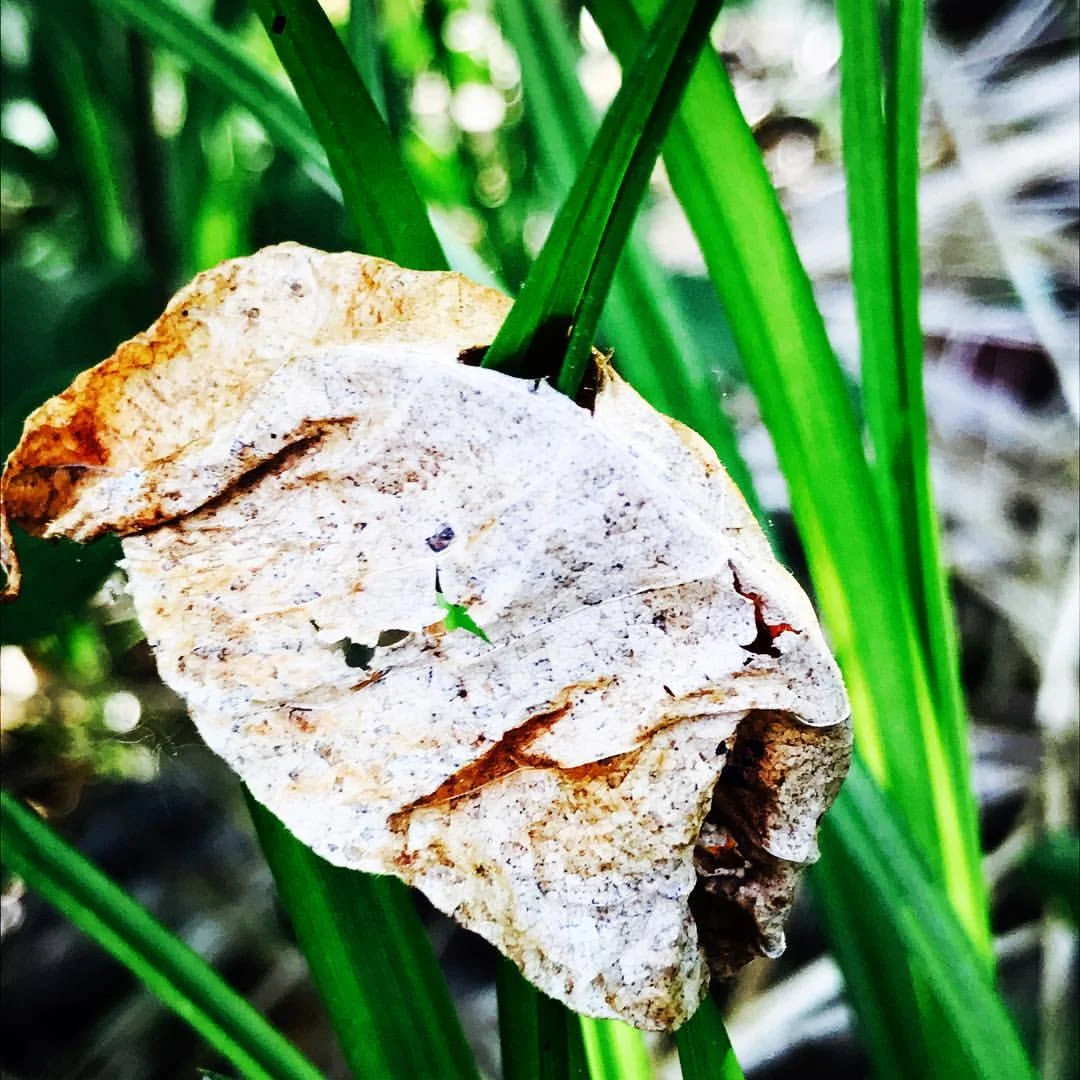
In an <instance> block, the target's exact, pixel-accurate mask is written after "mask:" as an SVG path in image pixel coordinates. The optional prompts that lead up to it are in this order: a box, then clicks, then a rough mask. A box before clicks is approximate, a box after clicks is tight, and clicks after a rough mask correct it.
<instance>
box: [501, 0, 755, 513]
mask: <svg viewBox="0 0 1080 1080" xmlns="http://www.w3.org/2000/svg"><path fill="white" fill-rule="evenodd" d="M497 10H498V13H499V16H500V19H501V22H502V24H503V29H504V31H505V32H506V34H507V37H508V38H509V39H510V42H511V44H512V45H513V46H514V49H515V51H516V52H517V54H518V60H519V62H520V63H521V71H522V85H523V86H524V88H525V90H524V93H525V115H526V119H527V120H528V122H529V124H530V127H531V129H532V130H533V132H534V133H535V138H536V142H537V145H538V148H539V150H540V165H541V168H542V170H543V171H544V172H545V173H547V174H549V176H550V178H551V183H552V186H553V188H554V189H555V191H556V192H558V193H559V194H561V195H565V193H566V192H568V191H569V190H570V188H571V186H572V185H573V182H574V178H575V177H576V176H577V172H578V169H579V167H580V165H581V162H582V161H583V160H584V159H585V155H586V154H587V152H588V148H589V145H590V143H591V141H592V138H593V136H594V134H595V131H596V127H597V123H596V121H595V119H594V118H593V112H592V107H591V106H590V104H589V102H588V100H587V99H586V97H585V93H584V91H583V90H582V88H581V84H580V83H579V81H578V78H577V71H576V67H575V59H576V51H575V49H574V46H573V43H572V42H571V39H570V34H569V31H568V28H567V25H566V18H565V15H564V13H563V12H562V11H561V10H560V9H559V8H558V6H557V5H554V4H534V3H531V2H529V0H501V2H500V3H499V4H498V6H497ZM600 329H601V332H602V333H603V334H604V335H605V337H606V339H607V340H608V341H610V342H611V343H612V344H613V346H614V350H615V354H614V363H615V366H616V367H617V368H618V369H619V371H620V372H621V373H622V374H623V375H624V376H625V377H626V378H627V379H628V380H629V381H630V382H631V383H632V384H633V386H634V387H635V389H637V390H638V392H639V393H641V394H642V395H643V396H644V397H645V398H646V400H648V401H649V402H650V404H652V405H653V406H654V407H655V408H657V409H659V410H660V411H661V412H664V413H667V414H668V415H669V416H673V417H674V418H675V419H677V420H681V421H682V422H683V423H685V424H688V425H689V426H690V427H692V428H694V430H695V431H697V433H698V434H699V435H701V436H702V437H703V438H704V439H706V440H707V441H708V442H709V444H710V445H711V446H712V448H713V449H714V450H715V451H716V453H717V456H718V457H719V458H720V460H721V461H722V462H723V463H724V467H725V468H726V469H727V471H728V473H729V475H730V476H731V477H732V479H733V480H734V481H735V482H736V483H737V484H738V485H739V487H740V489H741V490H742V492H743V495H744V496H745V497H746V498H747V499H748V500H749V501H750V502H751V507H752V509H754V511H755V513H756V514H757V516H758V517H759V519H760V518H761V517H762V515H761V514H760V512H759V511H760V507H759V506H758V504H757V503H756V495H755V494H754V491H753V485H752V484H751V483H750V474H749V470H748V469H747V467H746V463H745V462H744V461H743V459H742V455H741V454H740V453H739V449H738V445H737V443H736V439H735V432H734V429H733V427H732V424H731V421H730V420H729V419H728V417H727V415H726V414H725V412H724V410H723V408H722V407H721V404H720V396H719V393H718V390H717V386H716V382H715V379H714V378H713V375H712V371H711V368H712V367H713V366H715V361H716V359H717V358H716V356H715V354H714V355H711V356H710V355H706V353H705V350H703V349H702V348H701V347H700V345H699V344H698V343H697V342H695V335H694V332H693V329H692V327H691V326H690V323H689V320H688V319H687V317H686V314H685V312H684V311H683V309H682V306H681V304H680V303H679V300H678V297H676V295H675V293H674V290H673V288H672V286H671V283H670V281H669V280H668V278H667V277H666V275H665V274H664V273H663V271H662V270H661V269H660V267H659V266H658V265H657V262H656V258H655V256H654V255H653V254H652V253H650V251H649V250H648V247H647V245H646V244H645V242H644V238H643V237H641V236H638V235H635V230H631V233H630V236H629V238H628V240H627V243H626V246H625V248H624V250H623V253H622V256H621V258H620V260H619V264H618V267H617V268H616V271H615V277H614V280H613V281H612V283H611V290H610V293H609V296H608V301H607V305H606V307H605V308H604V311H603V313H602V314H601V317H600Z"/></svg>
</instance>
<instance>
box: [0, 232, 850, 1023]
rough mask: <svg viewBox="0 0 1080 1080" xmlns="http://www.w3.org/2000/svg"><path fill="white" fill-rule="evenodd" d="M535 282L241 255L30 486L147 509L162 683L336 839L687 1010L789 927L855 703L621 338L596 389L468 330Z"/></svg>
mask: <svg viewBox="0 0 1080 1080" xmlns="http://www.w3.org/2000/svg"><path fill="white" fill-rule="evenodd" d="M508 306H509V302H508V301H507V300H506V299H505V298H504V297H502V296H500V295H499V294H497V293H494V292H492V291H491V290H489V289H485V288H482V287H480V286H478V285H475V284H473V283H471V282H469V281H467V280H465V279H463V278H461V277H459V276H458V275H453V274H439V273H415V272H411V271H407V270H402V269H400V268H398V267H396V266H394V265H392V264H390V263H386V262H383V261H381V260H377V259H371V258H365V257H363V256H356V255H347V254H343V255H326V254H323V253H321V252H315V251H312V250H310V249H307V248H303V247H300V246H298V245H294V244H289V245H282V246H280V247H276V248H269V249H266V250H264V251H262V252H259V253H258V254H257V255H255V256H252V257H251V258H248V259H239V260H234V261H232V262H230V263H225V264H223V265H222V266H220V267H218V268H217V269H216V270H213V271H210V272H208V273H206V274H203V275H200V277H198V278H197V279H196V280H195V282H194V283H193V284H192V285H191V286H189V287H188V288H187V289H185V290H183V291H182V292H181V293H180V294H179V295H178V296H177V297H176V298H175V299H174V300H173V302H172V303H171V304H170V306H169V308H168V310H167V311H166V312H165V314H164V315H163V316H162V318H161V319H160V320H159V321H158V322H157V323H156V324H155V325H154V326H153V327H152V328H151V329H150V330H149V331H148V332H147V333H146V334H144V335H141V336H140V337H138V338H136V339H135V340H134V341H132V342H128V343H127V344H125V345H123V346H121V347H120V349H119V350H118V351H117V353H116V354H115V355H114V356H113V357H112V358H110V359H109V360H107V361H105V363H104V364H101V365H99V366H98V367H97V368H94V369H93V370H92V371H89V372H86V373H84V374H83V375H81V376H80V377H79V378H78V379H77V380H76V381H75V383H74V384H73V386H72V387H71V388H70V389H69V390H68V391H66V392H65V393H64V394H62V395H61V396H60V397H58V398H54V399H53V400H52V401H50V402H48V403H47V404H46V405H44V406H43V407H42V408H41V409H39V410H38V412H36V413H35V414H34V415H33V416H31V418H30V419H29V421H28V422H27V427H26V431H25V433H24V435H23V440H22V442H21V443H20V445H19V447H18V448H17V449H16V451H15V452H14V453H13V454H12V456H11V458H10V459H9V461H8V464H7V468H6V471H5V473H4V477H3V482H2V484H3V487H2V492H3V499H4V504H3V512H4V515H5V518H6V517H10V518H11V520H13V521H15V522H17V523H18V524H20V525H21V526H23V527H24V528H27V529H29V530H30V531H32V532H36V533H39V534H41V535H46V536H55V535H64V536H71V537H75V538H77V539H89V538H90V537H93V536H96V535H98V534H99V533H101V532H104V531H114V532H118V533H120V534H121V536H123V538H124V539H123V546H124V554H125V565H126V568H127V572H128V575H129V579H130V588H131V591H132V594H133V596H134V599H135V604H136V608H137V610H138V613H139V617H140V619H141V620H142V623H143V626H144V627H145V629H146V633H147V636H148V638H149V640H150V642H151V644H152V645H153V647H154V650H155V653H156V655H157V659H158V664H159V667H160V670H161V674H162V677H163V678H164V679H165V681H166V682H168V683H169V684H170V685H171V686H172V687H174V688H175V689H176V690H177V691H179V692H180V693H181V694H183V695H184V697H185V698H186V699H187V701H188V703H189V706H190V708H191V712H192V716H193V717H194V720H195V722H196V724H197V725H198V727H199V730H200V731H201V732H202V734H203V737H204V738H205V739H206V741H207V743H208V744H209V745H210V746H211V747H212V748H213V749H214V750H216V751H217V752H218V753H219V754H221V755H222V757H224V758H225V759H226V760H227V761H228V762H229V763H230V764H231V765H232V767H233V768H234V769H235V770H236V771H237V772H238V773H239V774H240V775H241V776H242V777H243V779H244V780H245V782H246V783H247V784H248V785H249V787H250V788H251V790H252V792H253V793H254V795H255V796H256V797H257V798H259V799H260V800H262V801H263V802H264V803H265V804H266V805H267V806H268V807H269V808H270V809H271V810H272V811H273V812H274V813H275V814H277V815H279V816H280V818H281V819H282V821H283V822H285V824H286V825H287V826H288V827H289V828H290V829H291V830H292V831H293V832H294V833H295V834H296V835H297V836H298V837H299V838H300V839H301V840H303V841H304V842H305V843H307V844H309V845H310V846H311V847H312V848H314V849H315V850H316V851H317V852H318V853H319V854H320V855H322V856H324V857H325V858H327V859H329V860H331V861H332V862H335V863H338V864H341V865H344V866H350V867H355V868H357V869H360V870H365V871H370V872H375V873H391V874H397V875H398V876H400V877H401V878H403V879H404V880H405V881H407V882H409V883H410V884H412V885H415V886H417V887H418V888H420V889H421V890H423V892H424V893H425V894H426V895H427V896H428V897H429V898H430V899H431V900H432V902H433V903H435V904H436V905H437V906H438V907H440V908H441V909H442V910H444V911H447V912H449V913H451V914H452V915H454V917H455V918H457V919H458V920H459V921H460V922H462V923H463V924H464V925H465V926H467V927H469V928H470V929H473V930H475V931H477V932H478V933H480V934H482V935H483V936H484V937H486V938H487V939H488V940H490V941H492V942H493V943H494V944H495V945H497V946H498V947H499V948H500V949H501V950H502V951H503V952H504V953H506V954H507V955H508V956H510V957H511V958H512V959H513V960H515V961H516V962H517V963H518V964H519V965H520V967H521V968H522V970H523V971H524V973H525V975H526V976H527V977H528V978H529V979H531V980H532V981H533V982H534V983H536V984H537V985H538V986H539V987H540V988H541V989H543V990H544V991H545V992H547V993H548V994H550V995H552V996H554V997H557V998H559V999H561V1000H563V1001H565V1002H566V1003H568V1004H569V1005H570V1006H572V1007H573V1008H574V1009H577V1010H578V1011H580V1012H583V1013H586V1014H588V1015H592V1016H615V1017H620V1018H622V1019H624V1020H628V1021H630V1022H631V1023H634V1024H637V1025H638V1026H640V1027H645V1028H668V1027H673V1026H677V1025H678V1024H680V1023H681V1022H683V1021H684V1020H685V1019H686V1018H687V1017H688V1016H690V1015H691V1014H692V1013H693V1011H694V1009H695V1007H696V1006H697V1004H698V1002H699V1001H700V1000H701V998H702V996H703V994H704V993H705V991H706V989H707V986H708V982H709V976H710V969H711V972H712V974H715V975H726V974H730V973H731V972H733V971H735V970H737V969H738V968H739V967H740V966H741V965H742V964H744V963H746V962H747V961H748V960H749V959H751V958H752V957H753V956H756V955H761V954H764V955H775V954H776V953H777V952H779V951H780V950H781V949H782V948H783V930H782V922H783V918H784V916H785V914H786V912H787V909H788V907H789V905H790V901H791V890H792V888H793V885H794V882H795V879H796V877H797V873H798V871H799V869H800V868H801V867H802V866H803V865H804V864H805V863H807V862H809V861H811V860H812V859H814V858H815V857H816V851H817V849H816V841H815V835H816V830H817V824H818V820H819V818H820V816H821V814H822V813H823V812H824V810H825V809H826V808H827V807H828V805H829V803H830V802H831V801H832V799H833V797H834V796H835V794H836V791H837V788H838V786H839V783H840V780H841V778H842V776H843V774H844V771H845V770H846V767H847V759H848V753H849V746H850V731H849V725H848V706H847V701H846V697H845V694H844V690H843V686H842V683H841V681H840V677H839V674H838V672H837V670H836V666H835V664H834V663H833V661H832V658H831V657H830V655H829V653H828V650H827V648H826V646H825V644H824V642H823V640H822V637H821V633H820V630H819V628H818V626H817V623H816V620H815V618H814V614H813V612H812V610H811V608H810V605H809V603H808V601H807V599H806V597H805V596H804V595H803V593H802V592H801V591H800V589H799V587H798V586H797V585H796V583H795V582H794V580H793V579H792V578H791V577H790V576H789V575H788V574H787V573H786V571H784V570H783V568H781V567H780V566H779V565H778V564H777V563H776V562H775V560H774V559H773V557H772V555H771V553H770V551H769V548H768V545H767V544H766V542H765V540H764V538H763V537H762V534H761V532H760V530H759V529H758V527H757V525H756V524H755V522H754V521H753V519H752V517H751V515H750V514H749V512H748V511H747V509H746V506H745V504H744V503H743V501H742V499H741V497H740V496H739V494H738V492H737V490H736V489H735V487H734V486H733V485H732V483H731V482H730V481H729V480H728V478H727V476H726V475H725V473H724V472H723V470H722V469H721V468H720V466H719V465H718V463H717V461H716V458H715V456H714V455H713V453H712V451H711V450H710V449H709V448H708V446H707V445H706V444H705V443H704V442H703V441H702V440H701V439H699V438H698V437H697V436H696V435H695V434H693V433H692V432H690V431H689V430H688V429H686V428H684V427H682V426H681V425H679V424H677V423H674V422H672V421H669V420H667V419H666V418H664V417H662V416H661V415H660V414H658V413H657V412H655V411H654V410H653V409H651V408H650V407H649V406H648V405H646V404H645V403H644V402H643V401H642V400H641V398H639V397H638V395H637V394H636V393H635V392H634V391H633V390H631V389H630V388H629V387H628V386H627V385H626V384H625V383H624V382H622V381H621V380H620V379H619V378H618V376H617V375H615V374H614V372H613V371H611V369H610V368H608V367H607V366H606V365H604V364H603V363H602V362H600V363H599V368H598V371H597V393H596V397H595V401H594V402H593V403H592V409H591V411H590V410H589V409H586V408H581V407H579V406H578V405H576V404H575V403H574V402H572V401H570V400H569V399H567V398H565V397H563V396H561V395H559V394H557V393H556V392H555V391H554V390H553V389H552V388H551V387H550V386H548V385H547V384H546V383H543V382H541V383H533V382H530V381H523V380H517V379H512V378H510V377H508V376H504V375H501V374H498V373H495V372H492V371H488V370H484V369H480V368H477V367H474V366H469V365H467V364H465V363H461V362H459V357H461V355H462V354H463V353H466V354H472V355H475V350H476V347H478V346H483V345H485V344H487V343H488V342H489V341H490V340H491V339H492V337H493V336H494V334H495V332H496V330H497V329H498V326H499V324H500V322H501V320H502V318H503V317H504V315H505V313H506V311H507V308H508ZM5 528H6V521H5ZM4 559H5V567H6V568H7V569H8V572H9V581H10V582H12V583H14V582H16V581H17V571H16V570H15V561H14V552H13V551H12V549H11V547H10V544H9V545H8V546H7V547H6V549H5V554H4Z"/></svg>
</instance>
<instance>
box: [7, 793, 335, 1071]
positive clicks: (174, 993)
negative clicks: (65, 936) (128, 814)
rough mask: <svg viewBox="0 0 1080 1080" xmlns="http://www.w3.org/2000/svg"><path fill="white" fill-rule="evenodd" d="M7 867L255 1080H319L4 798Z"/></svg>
mask: <svg viewBox="0 0 1080 1080" xmlns="http://www.w3.org/2000/svg"><path fill="white" fill-rule="evenodd" d="M0 834H2V845H0V855H2V858H3V863H4V865H5V866H6V867H7V868H8V869H9V870H10V871H11V872H12V873H15V874H18V875H19V876H20V877H21V878H23V879H24V880H25V881H26V883H27V885H28V886H29V887H30V888H31V889H32V890H33V891H34V892H36V893H37V894H38V895H40V896H41V897H42V898H43V899H44V900H46V901H48V903H50V904H52V905H53V906H54V907H55V908H56V909H57V910H58V911H60V912H61V913H62V914H63V915H64V916H66V917H67V918H69V919H70V920H71V921H72V922H73V923H74V924H75V925H76V926H77V927H78V928H79V929H80V930H82V931H83V933H85V934H86V935H87V936H88V937H90V938H91V939H92V940H93V941H95V942H96V943H97V944H98V945H100V946H101V947H102V948H103V949H105V950H106V951H107V952H109V953H111V954H112V955H113V956H114V957H115V958H116V959H117V960H119V961H120V962H121V963H122V964H124V965H125V966H126V967H127V968H128V969H129V970H130V971H132V972H133V973H134V974H135V975H136V976H137V977H138V978H139V979H141V980H142V981H143V982H144V983H145V984H146V985H147V987H148V988H149V989H150V990H152V991H153V992H154V993H155V994H156V995H157V996H158V997H159V998H160V999H161V1000H162V1002H164V1004H165V1005H167V1006H168V1007H169V1008H170V1009H172V1010H173V1011H174V1012H176V1013H177V1014H178V1015H179V1016H180V1017H182V1018H183V1019H184V1020H185V1021H187V1022H188V1023H189V1024H190V1025H191V1026H192V1027H193V1028H194V1029H195V1030H196V1031H198V1032H199V1034H200V1035H202V1037H203V1038H204V1039H206V1041H207V1042H208V1043H209V1044H210V1045H211V1046H212V1047H214V1049H215V1050H217V1051H218V1052H219V1053H220V1054H222V1055H223V1056H224V1057H226V1058H227V1059H228V1060H229V1061H230V1062H231V1063H232V1064H233V1066H234V1067H235V1068H237V1069H238V1070H240V1072H241V1073H242V1074H243V1075H244V1076H245V1077H249V1078H252V1080H320V1078H321V1076H322V1074H321V1073H320V1072H319V1070H318V1069H316V1068H315V1066H314V1065H312V1064H311V1062H309V1061H308V1060H307V1059H306V1058H305V1057H304V1056H303V1055H302V1054H301V1053H300V1052H299V1051H298V1050H297V1049H296V1048H295V1047H294V1046H293V1045H292V1044H291V1043H290V1042H288V1040H287V1039H285V1038H284V1037H283V1036H281V1035H280V1034H278V1032H277V1031H275V1030H274V1029H273V1028H272V1027H271V1026H270V1025H269V1024H268V1023H267V1022H266V1021H265V1020H264V1019H263V1017H262V1016H260V1015H259V1013H258V1012H256V1011H255V1009H253V1008H252V1007H251V1006H250V1005H249V1004H248V1003H247V1002H246V1001H245V1000H244V999H243V998H242V997H241V996H240V995H239V994H237V993H236V992H235V991H234V990H232V989H231V988H230V987H229V986H228V985H227V984H226V983H225V981H224V980H223V979H222V978H221V976H220V975H218V974H217V972H215V971H214V970H213V968H211V967H210V966H209V965H208V964H207V963H206V961H204V960H203V959H202V957H200V956H199V955H198V953H196V952H194V951H193V950H192V949H190V948H189V947H188V946H187V945H185V944H184V943H183V942H182V941H180V940H179V939H178V938H176V937H174V936H173V935H172V934H170V933H169V932H168V931H167V930H166V929H165V928H164V927H163V926H161V925H160V924H159V923H158V922H157V921H156V920H155V919H154V918H153V917H152V916H151V915H150V914H149V913H148V912H147V911H146V910H145V909H144V908H142V907H140V906H139V905H138V904H137V903H135V901H134V900H132V899H131V898H130V897H129V896H128V895H127V894H126V893H125V892H123V890H122V889H120V888H118V887H117V886H116V885H115V884H113V882H112V881H110V880H109V879H108V878H107V877H106V876H105V875H104V874H103V873H102V872H101V871H100V870H98V869H97V868H96V867H95V866H93V865H92V864H91V863H90V862H88V861H87V860H86V859H85V858H84V857H83V856H82V855H80V854H79V852H77V851H76V850H75V849H74V848H72V847H70V846H69V845H68V844H67V843H66V842H65V841H64V840H62V839H61V838H60V837H59V836H57V835H56V833H54V832H53V831H52V829H50V828H49V826H48V825H46V824H45V823H44V822H43V821H41V820H40V819H39V818H38V817H37V815H36V814H34V813H33V812H31V811H30V810H28V809H26V808H25V807H24V806H22V805H21V804H20V803H19V802H18V800H17V799H15V798H14V796H12V795H10V794H8V793H7V792H6V791H5V792H3V793H0Z"/></svg>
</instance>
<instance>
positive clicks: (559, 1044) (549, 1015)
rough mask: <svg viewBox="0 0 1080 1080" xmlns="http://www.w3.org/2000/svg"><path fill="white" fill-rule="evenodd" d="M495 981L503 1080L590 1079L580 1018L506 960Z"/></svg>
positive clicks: (502, 958) (500, 966)
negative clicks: (542, 990)
mask: <svg viewBox="0 0 1080 1080" xmlns="http://www.w3.org/2000/svg"><path fill="white" fill-rule="evenodd" d="M496 979H497V990H498V995H499V1043H500V1046H501V1048H502V1076H503V1080H589V1065H588V1062H587V1060H586V1056H585V1044H584V1042H583V1039H582V1034H581V1027H580V1024H579V1021H578V1017H576V1016H575V1015H574V1014H573V1013H572V1012H570V1010H569V1009H567V1008H566V1007H565V1006H563V1005H561V1004H560V1003H559V1002H557V1001H553V1000H552V999H551V998H549V997H547V996H546V995H545V994H542V993H541V992H540V991H539V990H537V989H536V987H535V986H533V985H532V984H531V983H528V982H526V980H525V979H524V977H523V976H522V974H521V972H520V971H518V969H517V967H516V965H515V964H514V963H513V961H511V960H508V959H506V957H504V956H500V957H499V966H498V969H497V975H496Z"/></svg>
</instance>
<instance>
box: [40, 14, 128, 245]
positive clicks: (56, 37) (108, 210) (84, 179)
mask: <svg viewBox="0 0 1080 1080" xmlns="http://www.w3.org/2000/svg"><path fill="white" fill-rule="evenodd" d="M37 15H38V17H39V19H40V30H41V32H42V35H43V37H44V39H45V43H46V47H45V50H44V51H45V55H46V57H47V63H48V66H49V70H50V72H51V73H52V77H53V79H54V80H55V84H56V90H57V96H58V98H59V101H60V103H61V108H62V111H63V113H64V116H63V117H62V123H61V124H58V125H57V127H58V129H59V130H60V132H61V135H63V134H64V133H65V131H66V133H67V136H68V138H69V139H70V141H71V148H72V151H73V154H74V157H75V161H76V163H77V165H78V170H79V179H80V181H81V183H80V186H81V188H82V191H83V202H84V204H85V206H86V219H87V222H88V223H89V225H90V242H91V244H92V248H93V256H94V257H95V259H99V260H102V261H108V260H113V261H115V262H125V261H126V260H128V259H130V258H131V256H132V254H133V253H134V250H135V243H134V237H133V235H132V230H131V228H130V226H129V225H128V220H127V207H126V205H125V198H124V182H125V177H124V175H123V173H122V171H121V169H120V167H119V163H120V161H122V160H123V158H122V154H121V153H120V152H119V151H120V147H119V146H118V136H119V134H120V133H119V132H117V131H115V130H112V125H111V123H110V121H112V120H113V119H114V118H113V117H110V116H109V115H108V111H107V106H106V103H105V102H104V101H103V100H102V96H101V95H100V94H99V93H95V92H94V88H93V80H92V72H91V69H90V65H89V64H88V63H87V57H86V55H85V54H84V52H83V50H82V48H81V47H80V44H79V41H78V39H77V38H76V36H75V34H74V32H73V30H72V27H71V26H70V25H69V22H70V21H71V20H69V19H67V18H66V17H65V16H64V12H63V10H62V9H60V8H55V9H54V8H53V7H52V6H50V5H43V6H42V8H41V9H40V10H39V11H38V12H37Z"/></svg>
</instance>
